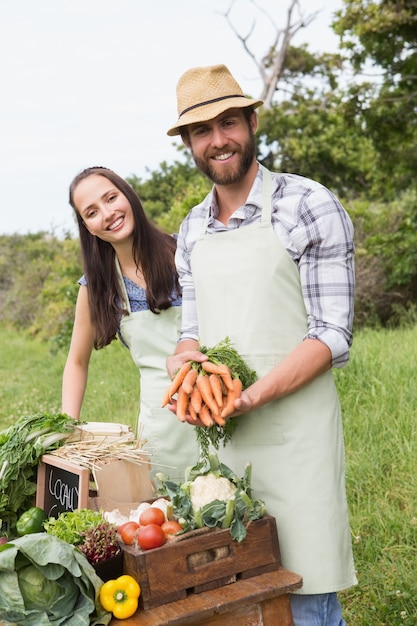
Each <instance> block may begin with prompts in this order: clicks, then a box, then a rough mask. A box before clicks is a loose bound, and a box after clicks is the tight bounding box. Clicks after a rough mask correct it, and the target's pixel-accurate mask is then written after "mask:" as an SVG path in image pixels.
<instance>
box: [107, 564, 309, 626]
mask: <svg viewBox="0 0 417 626" xmlns="http://www.w3.org/2000/svg"><path fill="white" fill-rule="evenodd" d="M301 586H302V578H301V576H299V575H298V574H294V573H293V572H290V571H288V570H286V569H283V568H281V569H278V570H275V571H273V572H268V573H266V574H261V575H260V576H254V577H253V578H246V579H244V580H237V581H236V582H234V583H232V584H230V585H225V586H223V587H219V588H217V589H212V590H210V591H204V592H203V593H198V594H196V593H191V594H189V595H188V596H187V597H186V598H183V599H181V600H176V601H175V602H170V603H168V604H162V605H160V606H157V607H155V608H153V609H149V610H147V611H144V610H143V609H139V610H138V611H137V612H136V613H135V615H133V616H132V617H130V618H127V619H123V620H117V619H113V620H112V621H111V622H110V626H186V625H188V624H194V625H198V626H293V621H292V615H291V607H290V598H289V592H291V591H295V590H296V589H299V588H300V587H301Z"/></svg>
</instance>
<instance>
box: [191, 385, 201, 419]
mask: <svg viewBox="0 0 417 626" xmlns="http://www.w3.org/2000/svg"><path fill="white" fill-rule="evenodd" d="M190 404H191V405H192V407H193V409H194V411H195V412H196V413H200V410H201V405H202V404H203V400H202V399H201V393H200V390H199V388H198V387H197V385H194V387H193V390H192V392H191V396H190Z"/></svg>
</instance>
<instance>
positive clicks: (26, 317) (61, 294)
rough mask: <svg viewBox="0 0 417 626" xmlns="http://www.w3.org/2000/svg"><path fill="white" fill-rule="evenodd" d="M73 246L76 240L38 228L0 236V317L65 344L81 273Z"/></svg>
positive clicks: (78, 255)
mask: <svg viewBox="0 0 417 626" xmlns="http://www.w3.org/2000/svg"><path fill="white" fill-rule="evenodd" d="M79 247H80V246H79V242H78V240H76V239H69V238H68V239H64V240H60V239H58V238H56V237H54V236H53V235H48V234H46V233H42V232H41V233H37V234H34V235H31V234H28V235H12V236H1V237H0V269H2V270H3V271H2V272H1V276H2V280H1V281H0V290H1V291H0V298H1V299H2V300H3V307H2V311H1V314H0V321H2V322H5V323H10V324H13V325H14V326H15V327H16V328H20V329H26V330H28V331H29V332H30V333H31V334H32V335H38V336H39V337H40V338H41V339H45V340H51V341H53V342H55V343H56V345H57V346H65V347H66V346H68V343H69V338H70V335H71V332H72V323H73V318H74V311H75V302H76V298H77V293H78V284H77V280H78V279H79V278H80V276H81V274H82V264H81V259H80V250H79ZM6 268H7V272H6Z"/></svg>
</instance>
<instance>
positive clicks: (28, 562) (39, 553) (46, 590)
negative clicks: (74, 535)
mask: <svg viewBox="0 0 417 626" xmlns="http://www.w3.org/2000/svg"><path fill="white" fill-rule="evenodd" d="M102 584H103V583H102V580H101V579H100V578H99V577H98V576H97V574H96V572H95V570H94V568H93V567H92V565H90V563H89V562H88V560H87V559H86V557H85V556H84V555H83V554H82V553H81V552H80V551H79V550H78V549H77V548H76V547H75V546H73V545H71V544H69V543H67V542H65V541H62V540H61V539H58V538H57V537H54V536H52V535H47V534H46V533H32V534H29V535H25V536H23V537H20V538H19V539H16V540H15V541H12V542H10V543H8V544H4V546H2V550H1V551H0V623H1V624H2V625H3V624H4V625H5V626H6V625H7V626H8V625H11V624H13V625H23V624H24V625H25V626H61V625H63V626H64V625H65V626H107V625H108V624H109V623H110V619H111V614H110V613H107V612H106V611H104V609H103V607H102V606H101V604H100V601H99V593H100V588H101V585H102Z"/></svg>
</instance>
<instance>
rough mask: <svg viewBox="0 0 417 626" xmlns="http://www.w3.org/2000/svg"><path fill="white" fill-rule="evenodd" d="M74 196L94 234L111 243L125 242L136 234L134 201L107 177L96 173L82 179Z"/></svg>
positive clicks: (81, 213)
mask: <svg viewBox="0 0 417 626" xmlns="http://www.w3.org/2000/svg"><path fill="white" fill-rule="evenodd" d="M73 199H74V204H75V206H76V207H77V211H78V212H79V214H80V216H81V218H82V220H83V222H84V224H85V225H86V227H87V229H88V231H89V232H90V233H91V234H92V235H95V236H96V237H99V238H100V239H103V241H108V242H109V243H117V242H118V241H119V242H121V241H124V240H125V239H126V238H128V237H130V236H131V235H132V233H133V227H134V219H133V212H132V207H131V206H130V202H129V201H128V199H127V198H126V196H125V195H124V194H123V193H122V192H121V191H120V190H119V189H118V188H117V187H116V186H115V185H114V184H113V183H112V182H111V181H110V180H108V179H107V178H106V177H105V176H100V175H99V174H92V175H91V176H88V177H87V178H84V179H83V180H81V181H80V183H79V184H78V185H77V187H76V188H75V190H74V192H73Z"/></svg>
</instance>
